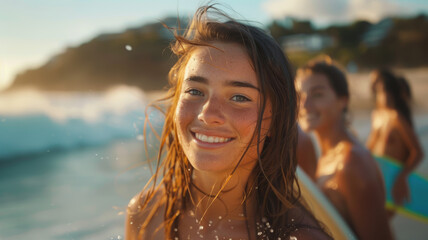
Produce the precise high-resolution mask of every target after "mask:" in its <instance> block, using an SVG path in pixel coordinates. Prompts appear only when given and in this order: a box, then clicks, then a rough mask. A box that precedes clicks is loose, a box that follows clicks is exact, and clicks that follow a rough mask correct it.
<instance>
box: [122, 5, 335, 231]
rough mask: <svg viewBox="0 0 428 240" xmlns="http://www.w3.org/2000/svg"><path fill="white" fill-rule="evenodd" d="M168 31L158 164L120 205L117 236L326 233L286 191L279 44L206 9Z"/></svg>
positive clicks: (285, 94) (289, 175) (291, 97)
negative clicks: (124, 207)
mask: <svg viewBox="0 0 428 240" xmlns="http://www.w3.org/2000/svg"><path fill="white" fill-rule="evenodd" d="M210 14H217V15H215V16H218V17H219V18H220V19H226V20H227V21H225V22H224V21H218V20H215V19H214V18H211V15H210ZM177 32H179V31H177ZM175 37H176V41H175V43H174V44H173V45H172V50H173V52H174V53H175V54H176V55H177V56H178V61H177V63H176V64H175V65H174V66H173V68H172V69H171V71H170V73H169V80H170V85H171V88H170V90H169V97H167V99H166V100H167V101H168V102H169V108H168V109H167V111H166V119H165V125H164V129H163V133H162V137H161V149H160V152H159V159H158V161H159V162H158V163H159V164H161V166H160V167H158V168H157V170H156V172H155V174H154V177H153V180H154V182H153V186H152V187H151V188H149V189H146V190H143V191H142V192H141V193H140V194H138V195H136V196H135V197H134V198H133V199H132V200H131V201H130V203H129V207H128V213H127V221H126V239H200V238H204V239H281V238H283V239H289V238H290V239H292V238H297V239H329V236H328V235H326V234H325V232H324V231H323V229H322V228H321V227H320V225H319V223H318V221H317V220H316V219H315V218H314V217H313V216H312V214H311V213H310V212H308V211H307V210H306V209H305V208H304V207H303V204H302V203H301V201H300V193H299V191H298V190H297V189H296V188H295V184H296V175H295V170H296V166H297V161H296V144H297V123H296V118H297V100H296V92H295V88H294V81H293V79H294V78H293V75H292V73H291V68H290V65H289V63H288V61H287V59H286V58H285V56H284V54H283V53H282V51H281V48H280V47H279V45H278V44H277V43H276V42H275V41H274V40H273V39H272V38H271V37H270V36H268V35H267V34H266V33H265V32H264V31H263V30H261V29H259V28H256V27H253V26H250V25H246V24H242V23H239V22H236V21H234V20H232V19H230V18H229V17H228V16H227V15H225V14H222V13H221V12H220V11H219V10H217V9H216V8H215V7H213V6H209V7H201V8H199V9H198V10H197V12H196V14H195V16H194V18H193V20H192V22H191V23H190V25H189V28H188V29H187V31H186V33H185V34H184V35H183V36H180V35H176V36H175ZM161 158H162V159H161ZM161 173H163V175H161ZM158 178H162V180H161V183H160V184H159V185H157V184H156V179H158Z"/></svg>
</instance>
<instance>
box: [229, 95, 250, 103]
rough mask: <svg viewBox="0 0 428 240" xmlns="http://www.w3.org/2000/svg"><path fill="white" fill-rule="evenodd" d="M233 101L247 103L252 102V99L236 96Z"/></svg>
mask: <svg viewBox="0 0 428 240" xmlns="http://www.w3.org/2000/svg"><path fill="white" fill-rule="evenodd" d="M232 101H235V102H247V101H250V99H249V98H247V97H244V96H242V95H235V96H233V97H232Z"/></svg>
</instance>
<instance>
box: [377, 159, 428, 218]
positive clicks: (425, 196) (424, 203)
mask: <svg viewBox="0 0 428 240" xmlns="http://www.w3.org/2000/svg"><path fill="white" fill-rule="evenodd" d="M374 157H375V159H376V162H377V163H378V165H379V167H380V170H381V171H382V175H383V180H384V182H385V188H386V208H387V209H391V210H395V211H396V212H398V213H401V214H403V215H406V216H408V217H410V218H413V219H416V220H419V221H423V222H425V223H428V180H427V179H426V178H424V177H423V176H421V175H419V174H417V173H412V174H410V175H409V176H408V184H409V191H410V201H408V202H405V203H404V204H403V205H402V206H400V205H396V204H395V203H394V201H393V198H392V187H393V185H394V181H395V178H396V176H397V175H398V173H399V172H400V170H401V168H402V166H401V164H400V163H399V162H398V161H396V160H394V159H392V158H388V157H380V156H374Z"/></svg>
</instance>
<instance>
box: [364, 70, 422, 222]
mask: <svg viewBox="0 0 428 240" xmlns="http://www.w3.org/2000/svg"><path fill="white" fill-rule="evenodd" d="M371 88H372V91H373V95H374V97H375V109H374V110H373V112H372V126H371V132H370V135H369V137H368V139H367V148H368V149H369V150H370V151H371V152H372V153H373V154H374V155H377V156H382V157H388V158H392V159H393V160H396V161H398V162H399V163H400V164H401V165H402V166H403V168H402V170H401V172H400V173H399V174H398V176H397V177H396V180H395V182H394V185H393V188H392V197H393V200H394V202H395V203H396V204H398V205H402V204H403V203H404V202H405V201H408V200H409V199H410V197H411V196H410V195H409V187H408V184H407V176H408V175H409V174H410V173H411V172H412V171H413V170H414V169H415V168H416V166H417V165H418V164H419V163H420V162H421V160H422V158H423V151H422V147H421V144H420V142H419V140H418V137H417V135H416V133H415V130H414V124H413V120H412V113H411V109H410V102H411V96H412V94H411V89H410V86H409V84H408V82H407V81H406V79H404V78H403V77H397V76H395V75H394V74H393V73H392V72H391V71H389V70H387V69H378V70H375V71H373V72H372V74H371ZM389 215H390V216H393V215H394V211H389Z"/></svg>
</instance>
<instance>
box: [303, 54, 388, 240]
mask: <svg viewBox="0 0 428 240" xmlns="http://www.w3.org/2000/svg"><path fill="white" fill-rule="evenodd" d="M296 87H297V90H298V93H299V94H300V106H299V108H300V110H299V124H300V126H301V127H302V129H303V130H304V131H306V132H307V131H313V132H314V134H315V137H316V139H317V141H318V144H319V146H320V149H321V157H320V159H319V160H318V165H317V170H316V174H315V178H316V181H317V184H318V186H319V187H320V188H321V190H322V191H323V192H324V194H325V195H326V196H327V198H328V199H329V200H330V201H331V203H332V204H333V205H334V206H335V207H336V209H337V210H338V212H339V213H340V214H341V216H342V217H343V218H344V220H345V221H346V222H347V223H348V224H349V226H350V227H351V229H353V231H354V232H355V234H356V235H357V236H358V238H360V239H392V233H391V230H390V227H389V223H388V219H387V213H386V211H385V208H384V205H385V189H384V185H383V180H382V175H381V172H380V171H379V169H378V167H377V165H376V162H375V161H374V159H373V157H372V155H371V153H370V152H369V151H368V150H367V149H366V148H365V147H364V146H363V145H362V144H360V143H359V142H358V141H357V140H356V138H355V137H354V136H353V134H352V133H351V132H350V130H349V129H348V126H347V121H346V114H347V111H348V101H349V90H348V83H347V79H346V76H345V75H344V73H343V72H342V71H341V70H340V69H339V68H338V67H336V66H335V65H333V63H332V61H331V59H325V60H322V61H312V62H309V63H308V64H307V65H306V66H304V67H302V68H300V69H298V71H297V76H296Z"/></svg>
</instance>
